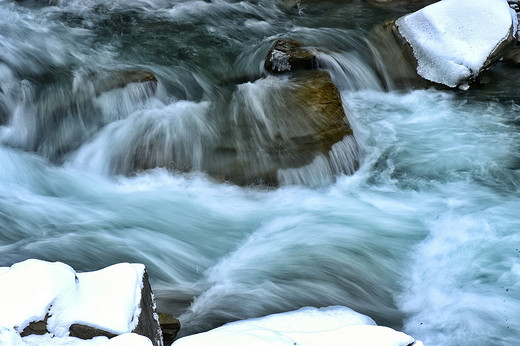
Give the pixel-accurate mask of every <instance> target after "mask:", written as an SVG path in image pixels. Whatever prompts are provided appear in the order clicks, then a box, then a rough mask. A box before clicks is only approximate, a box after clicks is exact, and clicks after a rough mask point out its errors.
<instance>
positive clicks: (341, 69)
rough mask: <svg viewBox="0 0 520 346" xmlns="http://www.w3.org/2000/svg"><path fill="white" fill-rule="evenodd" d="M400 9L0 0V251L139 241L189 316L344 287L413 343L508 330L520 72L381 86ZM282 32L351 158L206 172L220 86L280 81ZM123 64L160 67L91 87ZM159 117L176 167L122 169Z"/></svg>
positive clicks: (245, 311)
mask: <svg viewBox="0 0 520 346" xmlns="http://www.w3.org/2000/svg"><path fill="white" fill-rule="evenodd" d="M397 15H400V13H396V12H385V11H383V10H381V9H375V8H372V7H370V6H367V5H364V4H363V3H361V2H359V1H351V2H345V3H325V4H314V5H311V4H308V5H303V6H301V7H300V8H295V9H293V8H287V7H285V6H283V5H280V4H275V3H274V2H267V1H265V2H263V1H260V2H254V1H253V2H226V1H215V2H203V1H186V2H179V1H148V2H146V1H132V2H113V3H105V2H103V3H102V2H97V1H61V2H57V5H56V6H42V5H41V4H40V3H38V2H36V1H33V2H25V1H24V2H20V3H13V2H11V1H0V122H1V124H2V126H1V127H0V143H1V145H0V265H1V266H9V265H11V264H13V263H15V262H18V261H22V260H24V259H27V258H40V259H44V260H49V261H63V262H66V263H68V264H70V265H71V266H73V267H74V268H75V269H76V270H78V271H86V270H96V269H100V268H102V267H105V266H107V265H110V264H113V263H118V262H123V261H129V262H141V263H144V264H145V265H146V266H147V268H148V271H149V274H150V277H151V281H152V286H153V288H154V291H155V294H156V297H157V298H158V307H159V310H162V311H167V312H170V313H172V314H174V315H176V316H179V317H180V319H181V321H182V324H183V330H182V333H183V334H190V333H194V332H198V331H202V330H207V329H209V328H212V327H215V326H218V325H220V324H222V323H224V322H227V321H232V320H236V319H244V318H248V317H256V316H262V315H265V314H269V313H275V312H282V311H288V310H294V309H297V308H299V307H302V306H328V305H345V306H348V307H351V308H353V309H355V310H356V311H359V312H361V313H364V314H367V315H369V316H371V317H372V318H374V319H375V320H376V322H378V323H379V324H382V325H387V326H390V327H393V328H398V329H401V330H404V331H405V332H407V333H409V334H410V335H412V336H414V337H415V338H417V339H421V340H423V341H424V342H425V344H426V345H509V344H515V343H516V342H517V340H519V339H520V333H519V331H518V328H517V326H518V325H520V317H519V316H518V313H517V312H518V310H519V309H520V235H519V233H518V230H519V229H520V219H519V217H518V210H519V209H520V195H519V191H520V170H519V169H520V154H519V153H520V150H519V149H520V132H519V127H520V118H519V116H518V114H519V113H518V111H519V107H520V106H519V104H520V103H519V101H520V100H519V98H518V95H517V90H518V88H517V87H518V85H517V82H516V81H517V80H518V79H519V78H518V77H519V76H520V74H519V73H518V72H517V71H515V70H511V69H508V68H506V67H504V66H498V67H497V68H496V69H495V71H494V72H493V74H492V78H493V83H492V84H490V85H488V86H485V87H483V88H481V89H478V90H475V89H470V90H469V91H468V92H466V93H463V92H459V91H437V90H433V89H432V90H420V91H411V90H388V88H387V85H384V84H382V83H380V82H379V78H378V75H380V73H381V71H379V73H378V71H375V70H374V68H373V67H372V66H374V64H372V63H371V62H370V58H369V57H370V54H369V52H370V49H369V48H368V45H367V43H366V40H365V38H366V36H367V35H368V33H369V32H370V30H371V28H372V26H373V24H374V23H377V22H379V21H382V20H385V19H388V18H392V17H393V16H397ZM286 36H290V37H294V38H296V39H299V40H301V41H304V42H306V43H307V44H308V45H310V46H313V47H316V48H319V49H321V50H323V51H324V52H325V53H320V55H319V59H320V66H321V67H322V68H323V69H326V70H328V71H329V72H330V73H331V74H332V77H333V80H334V82H335V83H336V85H337V86H338V88H339V89H340V90H341V95H342V99H343V103H344V105H345V109H346V112H347V115H348V117H349V121H350V123H351V125H352V126H353V128H354V131H355V133H356V140H357V142H358V145H359V147H360V160H361V164H360V168H359V170H358V171H357V172H356V173H355V174H353V175H342V174H332V172H330V171H327V170H320V167H322V166H320V161H319V160H316V161H315V162H313V164H314V165H311V166H312V167H309V169H308V170H306V171H304V172H301V173H302V174H301V175H300V178H301V179H300V181H299V182H298V183H297V184H289V185H283V186H281V187H279V188H276V189H273V188H267V187H263V186H257V185H255V186H248V187H240V186H237V185H233V184H229V183H222V182H220V181H216V180H215V179H214V178H211V177H209V176H208V175H206V174H205V173H203V172H202V171H204V170H205V169H204V168H205V166H204V165H205V164H206V163H207V162H212V160H213V158H212V157H211V156H209V155H208V152H209V151H208V150H209V149H208V148H212V147H214V146H216V145H218V143H220V141H222V140H223V138H226V137H229V136H230V133H231V134H232V133H234V130H235V129H234V128H233V127H231V125H230V124H231V123H230V121H229V119H230V116H231V115H233V114H235V113H233V109H235V108H233V107H239V106H238V105H239V104H245V105H250V104H252V103H253V102H255V101H257V100H258V99H257V98H260V96H259V95H260V94H261V93H263V92H266V93H268V92H269V90H273V88H274V90H277V89H276V88H278V87H279V86H280V85H282V84H283V83H284V81H283V80H277V79H273V78H272V77H265V76H264V75H263V71H262V66H263V60H264V59H265V56H266V54H267V51H268V50H269V48H270V46H271V45H272V43H273V42H274V41H275V40H276V39H277V38H279V37H286ZM120 69H146V70H149V71H151V72H153V73H154V74H155V75H156V76H157V79H158V81H159V82H158V85H157V89H156V90H151V89H150V88H149V87H148V86H147V85H139V84H131V85H128V86H127V87H125V88H122V89H114V90H109V91H106V92H101V93H100V92H97V91H96V88H97V86H96V80H99V79H100V78H105V77H106V76H108V77H106V78H110V71H114V70H120ZM100 76H101V77H100ZM237 90H238V91H237ZM244 90H246V91H247V92H246V91H244ZM241 91H242V92H243V95H242V96H240V94H237V93H239V92H241ZM237 95H239V96H240V97H238V96H237ZM244 95H245V96H244ZM237 100H240V103H237V102H238V101H237ZM266 102H267V101H266ZM268 106H269V104H266V103H264V104H263V105H261V107H268ZM245 113H246V115H245V116H246V118H245V119H246V120H251V121H252V120H254V121H258V117H256V118H253V117H251V118H248V117H247V116H248V115H249V114H248V113H247V112H245ZM255 114H256V113H255ZM266 124H267V125H269V123H268V122H266ZM267 125H266V126H267ZM157 138H158V139H159V141H162V142H164V143H166V144H167V147H169V148H173V150H174V152H175V156H174V157H175V160H180V161H182V162H184V163H183V165H182V168H183V169H177V168H178V166H175V167H174V168H175V169H170V170H167V169H166V168H155V169H150V170H145V171H139V172H137V173H136V174H126V173H128V171H132V169H133V168H132V161H131V160H130V159H129V158H128V157H129V156H131V153H132V152H133V151H136V150H138V149H139V148H141V147H142V146H146V145H148V144H150V143H157V142H155V141H154V140H156V139H157ZM237 138H245V137H244V136H237ZM246 142H247V138H246ZM238 145H240V143H239V144H238ZM151 152H152V153H154V151H153V150H152V151H151ZM339 154H341V152H340V153H339ZM340 157H341V155H340ZM176 164H177V162H176ZM165 166H166V167H167V168H172V166H169V165H168V164H166V165H165Z"/></svg>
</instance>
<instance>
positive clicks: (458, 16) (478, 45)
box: [395, 0, 517, 87]
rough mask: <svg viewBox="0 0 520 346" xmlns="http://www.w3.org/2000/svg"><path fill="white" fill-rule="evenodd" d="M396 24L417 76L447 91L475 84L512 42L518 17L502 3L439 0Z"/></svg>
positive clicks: (500, 0)
mask: <svg viewBox="0 0 520 346" xmlns="http://www.w3.org/2000/svg"><path fill="white" fill-rule="evenodd" d="M395 24H396V26H397V29H398V31H399V33H400V35H402V37H403V38H404V39H405V40H406V41H407V42H408V43H409V44H410V46H411V47H412V49H413V54H414V56H415V58H416V60H417V73H418V74H419V75H420V76H421V77H423V78H424V79H426V80H429V81H432V82H435V83H439V84H444V85H447V86H449V87H456V86H458V85H460V84H464V83H468V82H470V81H472V80H474V79H475V78H476V77H477V76H478V75H479V74H480V73H481V72H482V71H483V70H485V69H487V68H489V67H490V66H491V65H492V64H494V63H495V62H496V61H498V59H500V57H501V56H502V55H503V54H504V53H505V51H507V49H508V48H509V46H510V45H512V44H514V43H515V42H516V37H515V36H516V31H517V17H516V13H515V12H514V11H513V10H512V9H511V8H510V7H509V5H508V3H507V1H506V0H443V1H440V2H437V3H434V4H432V5H429V6H426V7H425V8H423V9H421V10H419V11H417V12H414V13H411V14H409V15H406V16H403V17H401V18H399V19H398V20H397V21H396V23H395Z"/></svg>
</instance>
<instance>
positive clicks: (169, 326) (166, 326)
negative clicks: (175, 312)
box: [159, 312, 181, 346]
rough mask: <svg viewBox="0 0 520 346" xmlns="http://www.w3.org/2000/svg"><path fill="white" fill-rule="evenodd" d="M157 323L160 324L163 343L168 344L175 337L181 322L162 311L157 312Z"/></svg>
mask: <svg viewBox="0 0 520 346" xmlns="http://www.w3.org/2000/svg"><path fill="white" fill-rule="evenodd" d="M159 323H160V324H161V330H162V335H163V341H164V344H165V345H166V346H169V345H171V343H172V342H174V341H175V339H176V338H177V333H178V332H179V330H180V329H181V323H180V322H179V320H178V319H177V318H175V317H173V316H172V315H170V314H167V313H164V312H159Z"/></svg>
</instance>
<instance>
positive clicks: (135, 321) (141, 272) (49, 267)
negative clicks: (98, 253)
mask: <svg viewBox="0 0 520 346" xmlns="http://www.w3.org/2000/svg"><path fill="white" fill-rule="evenodd" d="M132 332H134V333H138V334H141V335H144V336H146V337H141V336H138V335H137V334H135V336H133V335H129V336H125V337H120V338H119V339H117V338H115V336H117V335H124V334H130V333H132ZM34 333H36V334H43V335H34ZM107 337H109V338H112V339H110V343H108V340H109V339H108V338H107ZM127 338H132V340H136V343H132V344H135V345H148V344H153V345H162V336H161V332H160V326H159V320H158V316H157V314H156V312H155V301H154V299H153V294H152V292H151V288H150V284H149V283H148V277H147V274H146V270H145V267H144V265H142V264H129V263H120V264H116V265H113V266H110V267H107V268H104V269H101V270H98V271H95V272H88V273H76V272H75V271H74V270H73V269H72V268H71V267H69V266H68V265H66V264H63V263H59V262H55V263H50V262H45V261H40V260H34V259H31V260H27V261H24V262H21V263H17V264H14V265H13V266H11V267H10V268H6V267H4V268H0V341H1V340H4V339H9V340H10V343H7V344H14V345H16V344H20V345H26V344H27V345H46V344H48V345H50V344H52V345H58V344H67V345H69V344H74V345H76V344H78V345H79V344H83V343H82V342H83V341H82V339H90V340H89V341H88V342H91V344H95V345H98V344H100V345H101V344H107V345H119V344H124V343H125V341H124V340H127ZM117 340H122V341H120V343H117V342H118V341H117ZM138 340H141V341H138ZM145 340H146V341H145ZM150 340H151V341H150Z"/></svg>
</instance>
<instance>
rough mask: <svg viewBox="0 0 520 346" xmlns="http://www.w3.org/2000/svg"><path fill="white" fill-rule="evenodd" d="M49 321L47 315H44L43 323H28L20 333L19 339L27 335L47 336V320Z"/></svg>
mask: <svg viewBox="0 0 520 346" xmlns="http://www.w3.org/2000/svg"><path fill="white" fill-rule="evenodd" d="M48 319H49V315H48V314H47V315H45V319H44V320H43V321H33V322H31V323H29V325H28V326H27V327H25V328H24V330H23V331H22V332H21V333H20V336H21V337H24V336H27V335H33V334H34V335H43V334H47V333H48V332H49V331H48V330H47V320H48Z"/></svg>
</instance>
